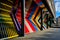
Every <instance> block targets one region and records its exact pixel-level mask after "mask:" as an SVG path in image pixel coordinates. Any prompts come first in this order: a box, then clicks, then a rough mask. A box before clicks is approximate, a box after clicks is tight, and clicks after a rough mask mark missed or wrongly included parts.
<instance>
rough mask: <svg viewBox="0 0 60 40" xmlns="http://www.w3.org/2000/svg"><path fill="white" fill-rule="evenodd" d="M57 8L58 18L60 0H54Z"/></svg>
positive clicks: (57, 15)
mask: <svg viewBox="0 0 60 40" xmlns="http://www.w3.org/2000/svg"><path fill="white" fill-rule="evenodd" d="M54 3H55V8H56V18H57V17H59V16H60V0H54Z"/></svg>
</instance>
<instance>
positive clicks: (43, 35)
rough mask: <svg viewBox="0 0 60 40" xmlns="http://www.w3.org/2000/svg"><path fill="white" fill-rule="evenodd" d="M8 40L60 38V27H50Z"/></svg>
mask: <svg viewBox="0 0 60 40" xmlns="http://www.w3.org/2000/svg"><path fill="white" fill-rule="evenodd" d="M8 40H60V28H49V29H46V30H43V31H38V32H34V33H30V34H28V35H25V37H17V38H13V39H8Z"/></svg>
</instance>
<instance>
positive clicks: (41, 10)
mask: <svg viewBox="0 0 60 40" xmlns="http://www.w3.org/2000/svg"><path fill="white" fill-rule="evenodd" d="M42 15H43V14H42V9H41V28H40V29H41V30H43V28H42V26H43V22H42Z"/></svg>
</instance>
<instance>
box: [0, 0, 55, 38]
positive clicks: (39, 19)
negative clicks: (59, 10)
mask: <svg viewBox="0 0 60 40" xmlns="http://www.w3.org/2000/svg"><path fill="white" fill-rule="evenodd" d="M0 2H1V3H0V5H1V7H0V11H1V12H0V38H6V37H8V38H13V37H18V36H24V35H27V34H29V33H32V32H36V31H40V30H45V29H48V28H49V27H51V24H52V23H54V19H55V6H54V1H52V0H6V1H5V0H1V1H0Z"/></svg>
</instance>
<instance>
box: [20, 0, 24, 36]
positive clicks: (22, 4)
mask: <svg viewBox="0 0 60 40" xmlns="http://www.w3.org/2000/svg"><path fill="white" fill-rule="evenodd" d="M24 2H25V1H24V0H21V10H22V27H21V35H20V36H24Z"/></svg>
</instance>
